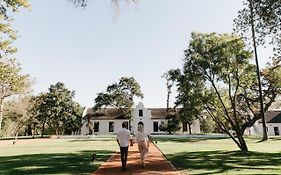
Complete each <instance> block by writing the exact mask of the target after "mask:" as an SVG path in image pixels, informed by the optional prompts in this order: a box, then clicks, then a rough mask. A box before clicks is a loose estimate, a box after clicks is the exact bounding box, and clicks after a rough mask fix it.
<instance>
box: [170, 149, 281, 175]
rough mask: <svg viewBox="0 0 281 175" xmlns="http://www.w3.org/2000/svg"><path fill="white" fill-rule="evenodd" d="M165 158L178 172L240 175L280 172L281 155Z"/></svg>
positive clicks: (208, 153)
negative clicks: (237, 173) (238, 174)
mask: <svg viewBox="0 0 281 175" xmlns="http://www.w3.org/2000/svg"><path fill="white" fill-rule="evenodd" d="M166 156H167V158H168V159H169V160H170V161H171V163H172V164H173V165H174V166H175V167H177V168H178V169H179V170H187V171H191V172H192V171H197V172H200V173H198V174H201V175H207V174H217V173H223V174H225V173H228V172H229V171H235V172H241V173H242V174H243V171H244V172H245V171H246V172H248V173H249V172H250V173H251V172H253V171H259V170H261V172H262V173H267V172H268V171H269V170H270V171H273V172H276V173H277V172H281V159H280V157H281V153H260V152H248V153H243V152H240V151H233V152H227V151H198V152H181V153H177V154H168V155H166ZM273 167H274V168H273ZM268 173H269V172H268Z"/></svg>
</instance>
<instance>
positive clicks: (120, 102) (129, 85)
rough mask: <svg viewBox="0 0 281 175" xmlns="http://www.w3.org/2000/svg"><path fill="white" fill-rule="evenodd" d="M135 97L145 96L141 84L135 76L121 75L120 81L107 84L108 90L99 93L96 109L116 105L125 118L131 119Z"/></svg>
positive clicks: (96, 99)
mask: <svg viewBox="0 0 281 175" xmlns="http://www.w3.org/2000/svg"><path fill="white" fill-rule="evenodd" d="M134 97H140V98H143V94H142V92H141V89H140V85H139V84H138V83H137V81H136V80H135V79H134V78H133V77H121V78H120V80H119V82H118V83H113V84H111V85H109V86H107V89H106V92H101V93H98V95H97V97H96V98H95V106H94V110H95V111H96V110H98V109H101V108H103V107H114V108H118V109H120V110H121V111H122V113H123V115H124V117H125V118H128V119H130V118H131V115H132V108H133V105H134V101H133V100H134Z"/></svg>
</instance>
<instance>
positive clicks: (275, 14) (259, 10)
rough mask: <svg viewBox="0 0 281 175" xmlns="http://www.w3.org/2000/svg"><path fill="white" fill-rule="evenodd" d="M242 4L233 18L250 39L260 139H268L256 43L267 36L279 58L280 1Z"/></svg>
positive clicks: (263, 0)
mask: <svg viewBox="0 0 281 175" xmlns="http://www.w3.org/2000/svg"><path fill="white" fill-rule="evenodd" d="M244 5H245V6H246V8H244V9H243V10H241V11H239V15H238V18H237V19H236V20H235V24H236V31H238V33H240V34H241V35H242V36H244V38H246V39H249V38H250V39H251V40H252V44H253V50H254V54H255V62H256V73H257V79H258V85H259V94H260V96H259V100H260V113H261V116H262V124H263V139H262V140H268V136H267V130H266V124H265V116H264V103H263V97H262V96H263V95H262V85H261V78H260V69H259V62H258V51H257V47H258V45H264V44H265V41H266V38H269V40H270V42H269V43H270V44H271V45H273V48H274V49H273V51H274V52H275V56H277V57H279V59H281V55H280V54H281V49H280V48H281V47H280V46H281V29H280V25H281V10H280V9H281V1H280V0H247V1H245V2H244ZM248 32H251V34H250V36H251V37H248V35H247V33H248Z"/></svg>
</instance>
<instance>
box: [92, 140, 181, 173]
mask: <svg viewBox="0 0 281 175" xmlns="http://www.w3.org/2000/svg"><path fill="white" fill-rule="evenodd" d="M139 157H140V156H139V152H138V146H137V144H136V143H135V144H134V146H132V147H129V153H128V162H127V171H122V169H121V161H120V153H119V152H118V153H116V154H114V155H113V156H112V157H111V158H110V159H108V160H107V162H104V163H103V164H102V165H101V166H100V168H99V169H98V170H96V171H95V172H94V173H92V174H91V175H101V174H107V175H145V174H149V175H180V172H178V171H177V170H176V169H175V167H174V166H173V165H172V164H171V163H170V162H169V161H168V160H167V159H166V158H165V157H164V156H163V154H162V153H161V152H160V151H159V150H158V149H157V147H156V146H155V145H154V144H152V143H151V144H150V147H149V154H148V157H147V160H146V166H145V167H142V166H141V161H140V158H139Z"/></svg>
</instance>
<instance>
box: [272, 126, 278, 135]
mask: <svg viewBox="0 0 281 175" xmlns="http://www.w3.org/2000/svg"><path fill="white" fill-rule="evenodd" d="M273 129H274V134H275V135H276V136H278V135H280V133H279V128H278V127H274V128H273Z"/></svg>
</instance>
